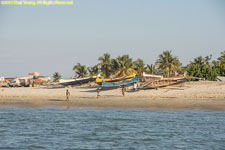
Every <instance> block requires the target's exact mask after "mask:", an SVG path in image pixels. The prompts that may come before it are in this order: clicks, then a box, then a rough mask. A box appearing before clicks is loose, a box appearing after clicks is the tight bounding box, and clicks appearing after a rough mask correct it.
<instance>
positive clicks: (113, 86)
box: [101, 75, 137, 90]
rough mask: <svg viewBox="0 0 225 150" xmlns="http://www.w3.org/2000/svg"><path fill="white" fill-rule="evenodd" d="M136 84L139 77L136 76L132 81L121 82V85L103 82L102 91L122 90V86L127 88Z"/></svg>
mask: <svg viewBox="0 0 225 150" xmlns="http://www.w3.org/2000/svg"><path fill="white" fill-rule="evenodd" d="M134 82H137V76H136V75H135V76H134V78H133V79H131V80H129V81H125V82H121V83H109V82H104V81H102V86H101V89H102V90H109V89H117V88H120V87H122V86H125V87H126V86H130V85H132V84H133V83H134Z"/></svg>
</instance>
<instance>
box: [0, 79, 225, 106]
mask: <svg viewBox="0 0 225 150" xmlns="http://www.w3.org/2000/svg"><path fill="white" fill-rule="evenodd" d="M66 89H67V88H50V87H48V88H47V87H40V88H25V87H24V88H0V106H6V105H22V106H32V107H42V106H68V107H117V108H150V109H216V110H225V83H223V82H211V81H200V82H186V83H185V84H183V85H179V86H170V87H165V88H160V89H158V90H155V89H149V90H140V91H137V92H133V91H132V90H131V89H130V90H129V89H128V91H127V92H126V95H125V97H123V96H122V93H121V89H116V90H110V91H102V92H101V93H100V95H101V96H100V97H99V98H98V99H97V97H96V96H97V93H96V88H94V87H74V88H69V91H70V94H71V96H70V101H69V102H67V101H65V99H66V97H65V93H66Z"/></svg>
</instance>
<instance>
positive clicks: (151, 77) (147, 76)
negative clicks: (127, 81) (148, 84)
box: [143, 72, 163, 81]
mask: <svg viewBox="0 0 225 150" xmlns="http://www.w3.org/2000/svg"><path fill="white" fill-rule="evenodd" d="M143 78H144V79H145V81H154V80H160V79H163V76H160V75H153V74H146V73H145V72H143Z"/></svg>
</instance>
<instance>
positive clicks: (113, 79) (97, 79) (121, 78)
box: [96, 73, 135, 85]
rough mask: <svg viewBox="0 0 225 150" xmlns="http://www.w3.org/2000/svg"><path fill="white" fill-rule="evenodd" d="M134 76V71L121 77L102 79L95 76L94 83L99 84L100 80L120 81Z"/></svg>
mask: <svg viewBox="0 0 225 150" xmlns="http://www.w3.org/2000/svg"><path fill="white" fill-rule="evenodd" d="M134 77H135V73H133V74H132V75H129V76H123V77H118V78H111V79H102V78H100V77H97V78H96V83H97V84H99V85H101V84H102V81H104V82H118V81H119V82H120V81H124V80H127V79H131V78H134Z"/></svg>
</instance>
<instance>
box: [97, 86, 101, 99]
mask: <svg viewBox="0 0 225 150" xmlns="http://www.w3.org/2000/svg"><path fill="white" fill-rule="evenodd" d="M99 96H100V88H99V87H98V88H97V98H98V97H99Z"/></svg>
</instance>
